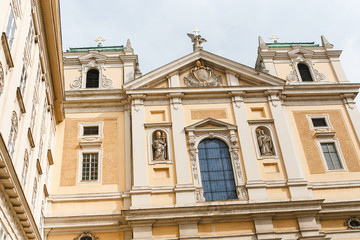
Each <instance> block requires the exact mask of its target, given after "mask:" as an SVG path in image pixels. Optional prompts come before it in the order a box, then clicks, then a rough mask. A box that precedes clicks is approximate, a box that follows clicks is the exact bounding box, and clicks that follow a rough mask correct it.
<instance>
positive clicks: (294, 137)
mask: <svg viewBox="0 0 360 240" xmlns="http://www.w3.org/2000/svg"><path fill="white" fill-rule="evenodd" d="M50 3H52V4H50ZM56 3H58V2H57V1H56V0H52V1H43V0H36V1H35V0H34V1H33V0H32V1H25V0H23V1H19V0H11V1H10V0H7V1H6V2H4V3H1V6H5V7H1V8H0V13H3V14H0V27H2V29H5V31H4V32H3V33H2V39H1V40H2V42H1V46H0V114H1V115H0V116H1V118H0V122H1V124H0V192H1V195H0V210H1V211H0V240H15V239H37V240H41V239H47V240H69V239H70V240H107V239H114V240H130V239H134V240H149V239H188V240H190V239H240V240H279V239H282V240H294V239H296V240H332V239H341V240H345V239H347V240H354V239H358V240H360V237H359V236H360V220H359V219H360V191H359V187H360V116H359V112H358V110H357V107H356V105H355V102H354V98H355V97H356V95H357V94H358V90H359V87H360V84H355V83H351V82H349V81H348V80H347V79H346V76H345V74H344V71H343V69H342V66H341V64H340V61H339V57H340V54H341V51H340V50H335V49H334V46H333V44H331V43H329V42H328V40H327V39H326V38H325V37H324V36H322V37H321V44H316V43H314V42H291V43H282V42H279V41H278V40H277V38H276V37H275V36H273V39H274V40H275V41H274V42H273V43H266V42H264V41H263V40H262V38H261V37H259V47H258V57H257V61H256V65H255V68H251V67H248V66H245V65H242V64H240V63H237V62H234V61H231V60H229V59H226V58H223V57H221V56H217V55H215V54H213V53H210V52H207V51H206V50H204V49H203V46H202V45H203V44H205V42H206V39H205V38H202V37H201V36H200V35H199V31H198V30H195V31H194V33H195V34H188V36H189V37H190V38H191V42H192V44H193V52H191V53H190V54H188V55H186V56H184V57H182V58H180V59H177V60H175V61H173V62H170V63H168V64H166V65H164V66H162V67H160V68H158V69H155V70H154V71H151V72H149V73H147V74H144V75H142V74H141V72H140V69H139V63H138V57H137V55H136V54H135V51H134V49H133V48H132V46H131V42H130V40H128V41H127V43H126V44H125V45H121V46H106V45H105V44H104V43H102V42H103V41H105V39H102V38H99V39H97V40H96V41H97V46H96V47H80V48H70V49H69V50H67V51H66V52H64V53H62V49H61V40H60V36H61V34H60V33H61V32H60V16H59V6H58V5H57V4H56ZM24 29H25V30H26V31H24Z"/></svg>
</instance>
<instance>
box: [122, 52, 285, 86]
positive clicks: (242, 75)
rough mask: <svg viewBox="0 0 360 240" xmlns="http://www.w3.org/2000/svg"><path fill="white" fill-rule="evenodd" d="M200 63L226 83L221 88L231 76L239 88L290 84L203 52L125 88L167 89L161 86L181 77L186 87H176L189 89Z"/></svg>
mask: <svg viewBox="0 0 360 240" xmlns="http://www.w3.org/2000/svg"><path fill="white" fill-rule="evenodd" d="M198 61H199V62H201V63H204V67H205V68H206V69H209V71H212V74H213V75H215V76H216V78H217V79H221V80H220V81H222V84H223V85H221V86H229V83H228V79H227V74H228V73H230V74H232V75H233V76H236V78H237V79H238V80H239V85H272V86H274V85H275V86H279V85H280V86H282V85H285V83H286V81H285V80H284V79H281V78H278V77H275V76H273V75H270V74H267V73H264V72H261V71H258V70H256V69H254V68H251V67H248V66H246V65H243V64H240V63H237V62H235V61H232V60H229V59H226V58H223V57H220V56H218V55H215V54H212V53H210V52H207V51H204V50H200V51H195V52H193V53H191V54H189V55H187V56H184V57H182V58H180V59H177V60H175V61H173V62H171V63H169V64H167V65H164V66H162V67H160V68H158V69H156V70H154V71H152V72H149V73H147V74H145V75H143V76H141V77H139V78H137V79H135V80H133V81H131V82H128V83H126V84H125V85H124V88H125V89H127V90H130V89H144V88H157V86H161V87H164V84H160V83H161V82H164V81H168V79H169V78H171V77H172V76H173V75H176V74H179V77H180V79H179V81H180V83H181V84H183V85H181V84H180V85H179V86H176V87H188V86H184V78H185V77H187V76H189V74H190V72H191V71H193V69H196V66H197V64H198V63H197V62H198ZM159 84H160V85H159ZM200 87H201V86H200Z"/></svg>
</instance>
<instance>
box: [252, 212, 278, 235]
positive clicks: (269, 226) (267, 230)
mask: <svg viewBox="0 0 360 240" xmlns="http://www.w3.org/2000/svg"><path fill="white" fill-rule="evenodd" d="M254 224H255V229H256V235H257V239H258V240H275V239H276V240H278V239H281V237H276V235H275V232H274V226H273V222H272V218H271V217H270V216H269V217H267V216H261V217H255V218H254Z"/></svg>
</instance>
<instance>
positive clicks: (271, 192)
mask: <svg viewBox="0 0 360 240" xmlns="http://www.w3.org/2000/svg"><path fill="white" fill-rule="evenodd" d="M266 194H267V197H268V198H269V200H284V199H290V192H289V189H288V188H287V187H279V188H267V189H266Z"/></svg>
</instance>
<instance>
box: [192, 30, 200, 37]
mask: <svg viewBox="0 0 360 240" xmlns="http://www.w3.org/2000/svg"><path fill="white" fill-rule="evenodd" d="M199 32H200V30H199V29H197V28H195V29H194V30H193V33H195V36H197V35H199Z"/></svg>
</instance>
